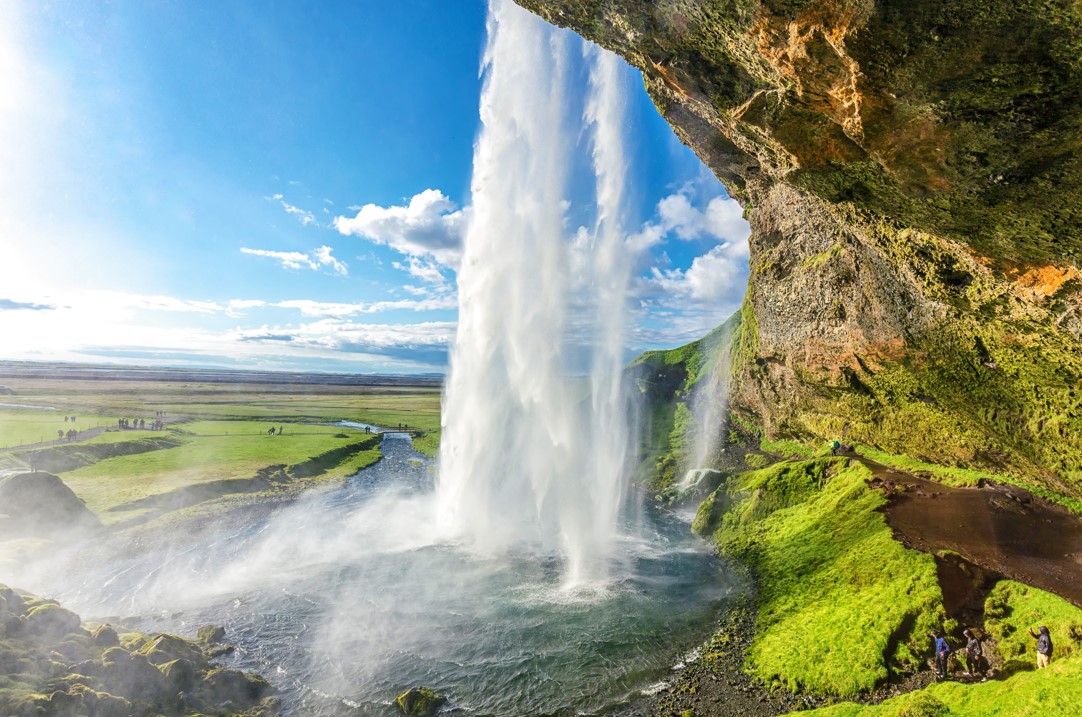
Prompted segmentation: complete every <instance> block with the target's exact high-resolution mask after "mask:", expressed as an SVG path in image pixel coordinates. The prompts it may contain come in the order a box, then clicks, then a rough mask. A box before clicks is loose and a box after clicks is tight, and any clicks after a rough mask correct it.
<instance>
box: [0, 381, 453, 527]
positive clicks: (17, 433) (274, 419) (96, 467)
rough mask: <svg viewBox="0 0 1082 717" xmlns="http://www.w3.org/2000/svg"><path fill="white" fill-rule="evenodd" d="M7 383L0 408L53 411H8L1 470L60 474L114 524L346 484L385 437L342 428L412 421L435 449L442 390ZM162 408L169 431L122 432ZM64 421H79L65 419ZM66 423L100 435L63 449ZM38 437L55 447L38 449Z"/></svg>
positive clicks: (3, 419)
mask: <svg viewBox="0 0 1082 717" xmlns="http://www.w3.org/2000/svg"><path fill="white" fill-rule="evenodd" d="M239 378H241V379H243V376H240V377H239ZM3 383H4V385H5V386H7V387H8V388H10V389H11V391H12V394H11V395H5V396H0V402H4V403H9V404H20V405H29V406H40V407H49V408H15V407H2V406H0V470H19V469H26V468H28V467H30V465H31V464H33V465H34V466H35V467H36V468H38V469H41V470H46V471H48V472H53V473H56V474H57V475H59V476H60V477H61V478H62V479H63V480H64V482H65V483H66V484H67V485H68V486H69V487H70V488H71V489H72V490H74V491H75V493H76V495H78V496H79V497H80V498H81V499H82V500H83V501H84V502H85V503H86V504H87V506H88V507H89V508H90V509H91V510H93V511H94V512H95V513H96V514H97V515H98V516H99V517H100V518H101V519H102V520H103V522H106V523H115V522H120V521H123V520H126V519H128V518H132V517H137V516H139V515H142V514H144V513H146V512H148V511H156V512H159V513H160V512H161V511H162V510H164V509H171V508H172V507H177V506H179V507H188V506H190V505H191V504H192V501H194V500H197V499H200V498H202V497H204V496H220V495H224V494H228V493H230V492H253V491H258V490H263V489H266V488H267V486H270V487H271V488H273V489H285V488H289V487H290V486H292V485H293V484H300V483H303V484H304V485H309V484H312V483H313V482H319V481H327V480H336V479H341V478H344V477H346V476H348V475H352V474H353V473H355V472H356V471H357V470H359V469H361V468H363V467H365V466H367V465H370V464H371V463H373V462H375V461H376V460H378V458H379V456H380V452H379V439H378V437H377V436H372V435H368V434H365V433H364V431H362V430H357V429H352V428H344V427H340V426H335V425H329V424H331V423H333V422H337V421H355V422H359V423H368V424H372V425H378V426H389V427H396V426H398V425H399V424H407V425H409V426H410V427H411V428H417V429H420V430H422V431H426V433H425V434H424V435H423V436H422V437H420V438H418V446H417V447H418V450H420V451H421V452H423V453H426V454H428V455H434V454H435V452H436V450H437V449H438V441H439V427H440V414H439V408H440V390H439V389H438V388H435V387H429V386H416V387H410V386H403V385H387V386H373V385H368V386H336V385H327V384H326V383H313V384H304V383H298V382H296V381H294V382H290V383H285V384H282V385H278V384H273V383H266V382H261V383H250V384H248V383H243V382H233V383H211V382H206V383H201V382H197V381H191V382H184V381H167V380H163V381H147V380H124V379H111V378H107V377H105V378H100V379H88V378H79V379H70V378H25V377H22V378H20V377H11V378H9V377H5V378H4V379H3ZM49 409H54V410H49ZM160 412H164V417H165V420H166V422H167V425H166V428H165V429H164V430H161V431H150V430H124V431H120V430H116V426H117V420H118V418H121V417H125V418H129V419H140V418H142V419H145V420H146V423H147V425H149V424H150V423H151V422H152V421H153V420H154V419H155V418H156V417H157V416H158V415H159V414H160ZM65 415H67V416H71V415H75V416H78V418H77V421H76V422H75V423H70V422H67V423H66V422H65V421H64V416H65ZM272 427H273V428H274V429H275V433H274V434H273V435H272V434H270V433H269V429H270V428H272ZM69 428H76V429H78V430H85V429H90V428H98V429H102V431H100V432H98V433H97V435H94V436H87V435H84V436H83V437H81V438H78V439H76V440H74V441H70V442H68V441H64V442H57V441H56V438H57V430H64V431H67V430H68V429H69ZM279 429H280V430H281V434H279ZM41 441H47V442H48V441H51V442H52V444H51V445H47V446H33V444H37V443H39V442H41Z"/></svg>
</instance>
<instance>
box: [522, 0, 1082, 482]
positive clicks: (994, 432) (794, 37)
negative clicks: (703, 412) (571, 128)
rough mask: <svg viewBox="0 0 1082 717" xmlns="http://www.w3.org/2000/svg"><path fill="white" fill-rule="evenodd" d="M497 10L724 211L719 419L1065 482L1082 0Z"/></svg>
mask: <svg viewBox="0 0 1082 717" xmlns="http://www.w3.org/2000/svg"><path fill="white" fill-rule="evenodd" d="M516 1H517V2H519V4H521V5H523V6H525V7H527V8H528V9H531V10H533V11H534V12H537V13H538V14H540V15H541V16H542V17H544V18H546V19H547V20H549V21H550V22H553V23H555V24H558V25H561V26H567V27H571V28H573V29H574V30H576V31H578V32H579V33H580V34H582V35H583V36H585V37H586V38H588V39H590V40H593V41H595V42H597V43H599V44H601V45H603V46H605V47H607V48H609V49H611V50H614V51H616V52H618V53H619V54H621V55H622V56H623V57H624V58H626V59H627V60H628V61H629V62H630V63H631V64H633V65H635V66H636V67H638V68H640V69H641V70H642V72H643V77H644V81H645V85H646V89H647V91H648V92H649V93H650V95H651V97H652V98H653V99H654V101H655V104H656V105H657V107H658V110H659V111H660V112H661V113H662V115H664V116H665V117H666V119H668V120H669V122H670V124H672V126H673V128H674V129H675V131H676V132H677V134H678V135H679V136H680V137H681V139H682V140H683V141H684V142H686V143H687V144H688V145H689V146H690V147H691V148H692V149H693V150H695V152H696V153H697V154H698V155H699V157H700V158H702V160H703V161H704V163H706V164H707V165H708V166H709V167H710V168H711V169H712V170H713V171H714V172H715V173H716V174H717V176H718V177H719V178H720V179H721V180H722V182H723V183H724V184H725V186H726V187H727V188H728V190H729V192H730V194H731V195H732V196H733V197H734V198H736V199H737V200H739V201H740V202H741V204H742V205H743V206H744V208H745V213H746V216H747V218H748V220H749V222H750V223H751V225H752V236H751V240H750V243H751V280H750V284H749V287H748V295H747V299H746V301H745V306H744V309H743V311H742V314H743V315H742V321H741V331H740V334H741V335H740V338H739V350H738V354H737V359H736V360H735V361H734V369H733V376H732V380H731V382H730V405H731V408H732V411H733V413H734V414H735V417H736V418H737V419H738V422H741V423H743V424H744V425H749V426H754V427H756V428H761V429H762V430H763V431H764V434H765V435H766V436H767V437H769V438H775V437H796V438H803V439H816V438H821V439H830V438H835V437H839V438H841V437H846V438H847V439H848V440H855V441H860V442H863V443H867V444H871V445H875V446H878V447H880V448H883V449H885V450H888V451H892V452H901V453H909V454H912V455H916V456H919V457H923V458H927V459H930V460H933V461H936V462H945V463H956V464H964V465H976V466H988V467H994V468H997V469H999V470H1003V471H1009V472H1013V473H1015V474H1017V475H1019V476H1022V477H1024V478H1026V479H1027V480H1029V481H1030V482H1032V483H1034V484H1037V485H1039V486H1040V487H1043V488H1046V489H1049V490H1052V491H1054V492H1056V493H1059V494H1063V495H1068V496H1073V497H1075V498H1077V497H1079V496H1082V469H1080V468H1079V466H1082V273H1080V271H1079V267H1080V266H1082V4H1079V3H1078V2H1076V1H1075V0H1049V1H1042V2H1037V1H1036V0H1010V1H1006V0H907V1H905V2H903V1H902V0H889V1H888V0H652V1H651V0H646V1H644V0H516Z"/></svg>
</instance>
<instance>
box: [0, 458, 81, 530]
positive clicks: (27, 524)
mask: <svg viewBox="0 0 1082 717" xmlns="http://www.w3.org/2000/svg"><path fill="white" fill-rule="evenodd" d="M0 505H2V506H4V508H3V513H4V515H5V517H4V519H3V520H0V539H2V538H18V537H27V536H46V537H55V536H57V535H62V534H64V533H70V532H72V531H76V530H80V529H82V530H93V529H98V528H101V521H99V520H98V519H97V517H95V516H94V514H93V513H92V512H90V509H89V508H87V507H86V505H84V504H83V502H82V501H81V500H79V497H78V496H76V495H75V493H73V492H72V490H71V488H68V487H67V486H66V485H65V484H64V481H62V480H60V478H58V477H56V476H55V475H53V474H52V473H43V472H35V473H17V474H15V475H10V476H5V477H3V478H0Z"/></svg>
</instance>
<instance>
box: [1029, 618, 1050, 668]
mask: <svg viewBox="0 0 1082 717" xmlns="http://www.w3.org/2000/svg"><path fill="white" fill-rule="evenodd" d="M1027 629H1028V630H1029V635H1030V637H1032V638H1033V639H1034V640H1036V641H1037V669H1038V670H1039V669H1041V668H1043V667H1048V663H1049V662H1051V661H1052V636H1051V635H1049V634H1048V628H1047V627H1045V626H1044V625H1041V626H1040V627H1038V628H1037V632H1036V633H1035V632H1033V628H1032V627H1030V628H1027ZM1037 633H1040V634H1037Z"/></svg>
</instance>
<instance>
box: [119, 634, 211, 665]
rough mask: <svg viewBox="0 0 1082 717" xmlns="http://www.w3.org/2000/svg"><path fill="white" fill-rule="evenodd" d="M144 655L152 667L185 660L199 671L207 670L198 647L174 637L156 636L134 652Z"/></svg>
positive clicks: (205, 660) (205, 661) (204, 658)
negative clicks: (199, 669)
mask: <svg viewBox="0 0 1082 717" xmlns="http://www.w3.org/2000/svg"><path fill="white" fill-rule="evenodd" d="M136 654H139V655H146V658H147V659H148V660H149V661H150V663H151V664H152V665H158V666H160V665H164V664H165V663H167V662H172V661H173V660H187V661H188V662H191V663H192V664H194V665H196V666H198V667H199V668H201V669H204V670H205V669H207V658H206V657H204V656H203V651H202V650H200V649H199V647H198V646H197V645H195V644H193V643H191V642H188V641H187V640H185V639H183V638H180V637H177V636H176V635H165V634H161V635H157V636H156V637H154V638H152V639H151V640H150V641H149V642H147V643H145V644H144V645H143V646H142V647H140V648H139V650H138V651H137V652H136Z"/></svg>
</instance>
